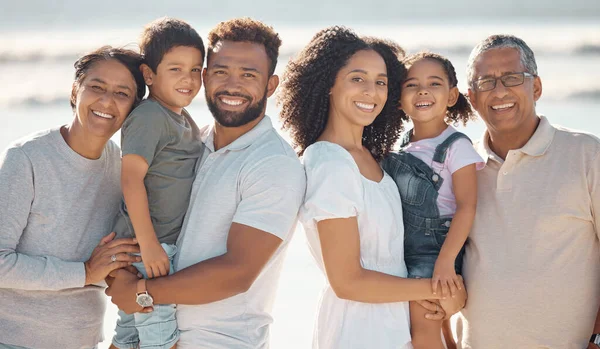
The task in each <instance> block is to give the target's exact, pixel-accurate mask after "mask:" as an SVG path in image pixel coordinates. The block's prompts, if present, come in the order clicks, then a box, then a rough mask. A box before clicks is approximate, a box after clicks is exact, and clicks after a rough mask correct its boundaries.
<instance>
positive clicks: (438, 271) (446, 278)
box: [431, 258, 462, 299]
mask: <svg viewBox="0 0 600 349" xmlns="http://www.w3.org/2000/svg"><path fill="white" fill-rule="evenodd" d="M438 284H439V286H440V288H441V289H442V299H445V298H446V297H448V291H450V294H451V295H452V297H455V296H456V293H457V290H460V289H461V287H462V286H461V284H462V283H461V282H460V280H459V277H458V275H456V271H455V270H454V260H453V259H442V258H438V260H437V261H436V262H435V268H434V269H433V278H432V279H431V287H432V289H433V293H434V294H435V293H436V292H437V290H438Z"/></svg>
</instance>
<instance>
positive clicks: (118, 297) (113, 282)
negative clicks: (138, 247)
mask: <svg viewBox="0 0 600 349" xmlns="http://www.w3.org/2000/svg"><path fill="white" fill-rule="evenodd" d="M111 275H114V277H109V278H108V279H107V282H106V283H107V284H108V285H109V286H108V288H107V289H106V291H105V293H106V295H107V296H109V297H111V301H112V302H113V304H114V305H116V306H117V307H118V308H119V309H121V310H123V311H124V312H125V313H126V314H133V313H149V312H151V311H152V310H153V309H152V308H151V307H148V308H142V307H141V306H140V305H139V304H137V302H136V301H135V299H136V293H137V282H138V280H139V278H138V277H137V275H135V274H132V273H130V272H129V271H127V270H123V269H120V270H116V271H114V272H113V273H112V274H111Z"/></svg>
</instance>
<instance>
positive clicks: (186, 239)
mask: <svg viewBox="0 0 600 349" xmlns="http://www.w3.org/2000/svg"><path fill="white" fill-rule="evenodd" d="M201 139H202V141H203V142H204V143H205V145H206V147H205V150H204V154H203V156H202V160H201V161H200V163H199V164H198V168H197V174H196V180H195V181H194V185H193V187H192V194H191V198H190V205H189V208H188V211H187V214H186V217H185V221H184V224H183V228H182V232H181V234H180V236H179V240H178V241H177V246H178V248H179V250H178V254H177V256H176V261H175V268H176V270H181V269H183V268H186V267H188V266H190V265H193V264H196V263H198V262H202V261H204V260H207V259H210V258H213V257H216V256H220V255H222V254H224V253H225V252H226V251H227V246H226V244H227V237H228V234H229V228H230V226H231V223H232V222H236V223H240V224H244V225H248V226H251V227H253V228H256V229H260V230H263V231H265V232H267V233H269V234H273V235H275V236H277V237H278V238H280V239H281V240H283V243H282V245H281V246H280V247H279V249H278V250H277V251H276V252H275V254H274V255H273V257H271V260H270V261H269V262H268V263H267V265H266V266H265V267H264V269H263V270H262V272H261V273H260V275H259V276H258V278H257V279H256V280H255V282H254V284H252V286H251V287H250V289H249V290H248V291H247V292H245V293H242V294H239V295H237V296H234V297H230V298H227V299H224V300H221V301H218V302H214V303H209V304H203V305H178V306H177V323H178V325H179V329H180V330H181V340H180V341H179V343H178V345H177V346H178V348H180V349H185V348H211V349H217V348H219V349H220V348H223V349H230V348H268V347H269V325H270V324H271V323H272V322H273V319H272V317H271V315H270V312H271V309H272V304H273V299H274V297H275V291H276V288H277V282H278V279H279V274H280V271H281V267H282V264H283V258H284V252H285V250H286V248H287V245H288V242H289V241H290V240H291V238H292V233H293V232H294V230H295V227H296V222H297V217H296V216H297V213H298V210H299V208H300V205H301V204H302V201H303V199H304V192H305V189H306V175H305V173H304V168H303V167H302V165H301V163H300V161H299V160H298V157H297V156H296V154H295V152H294V151H293V149H292V148H291V146H290V145H289V144H288V143H287V142H286V141H285V140H284V139H283V138H282V137H281V136H279V134H277V132H276V131H275V129H274V128H273V126H272V124H271V120H270V119H269V117H268V116H265V117H264V118H263V119H262V120H261V121H260V122H259V123H258V124H257V125H256V126H255V127H254V128H253V129H252V130H250V131H249V132H247V133H246V134H244V135H243V136H241V137H240V138H238V139H237V140H235V141H234V142H233V143H231V144H229V145H227V146H226V147H224V148H221V149H219V150H218V151H214V143H213V140H214V128H213V126H212V125H210V126H206V127H204V128H202V129H201ZM202 288H203V285H198V292H202Z"/></svg>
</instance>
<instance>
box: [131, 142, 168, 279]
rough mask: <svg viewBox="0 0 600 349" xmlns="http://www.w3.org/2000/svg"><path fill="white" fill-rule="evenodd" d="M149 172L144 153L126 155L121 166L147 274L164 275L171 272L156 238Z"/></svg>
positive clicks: (150, 275) (134, 227)
mask: <svg viewBox="0 0 600 349" xmlns="http://www.w3.org/2000/svg"><path fill="white" fill-rule="evenodd" d="M147 173H148V163H147V162H146V159H144V158H143V157H142V156H139V155H136V154H128V155H125V156H123V160H122V167H121V187H122V188H123V189H122V190H123V198H124V199H125V205H127V212H128V213H129V218H130V219H131V223H132V225H133V230H134V231H135V236H136V238H137V241H138V243H139V245H140V250H141V253H142V261H143V262H144V266H145V268H146V271H147V273H148V277H150V278H152V277H156V276H164V275H167V274H168V273H169V257H168V256H167V254H166V253H165V252H164V251H163V249H162V247H161V246H160V242H159V241H158V239H157V238H156V233H155V231H154V226H153V225H152V220H151V218H150V209H149V208H148V192H147V191H146V186H145V185H144V178H145V177H146V174H147Z"/></svg>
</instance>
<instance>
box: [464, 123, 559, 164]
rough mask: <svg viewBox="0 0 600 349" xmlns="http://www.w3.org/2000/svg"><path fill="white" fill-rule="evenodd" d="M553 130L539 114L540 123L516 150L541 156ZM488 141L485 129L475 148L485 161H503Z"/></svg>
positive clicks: (488, 136) (549, 142) (548, 145)
mask: <svg viewBox="0 0 600 349" xmlns="http://www.w3.org/2000/svg"><path fill="white" fill-rule="evenodd" d="M555 132H556V129H555V128H554V127H553V126H552V125H551V124H550V122H549V121H548V119H547V118H546V117H545V116H543V115H542V116H540V123H539V124H538V127H537V129H536V130H535V132H534V133H533V135H532V136H531V138H529V141H527V143H525V145H524V146H523V147H522V148H521V149H516V150H518V151H520V152H522V153H525V154H527V155H530V156H542V155H544V154H545V153H546V151H547V150H548V148H549V147H550V144H551V143H552V140H553V139H554V133H555ZM489 141H490V135H489V133H488V132H487V130H486V131H485V132H484V133H483V135H482V136H481V138H480V139H479V142H477V144H476V146H475V149H476V150H477V152H478V153H479V155H480V156H481V157H482V158H483V159H485V160H486V162H487V160H489V159H493V160H496V161H498V162H503V160H502V159H501V158H500V157H499V156H498V155H496V153H494V152H493V151H492V150H491V149H490V146H489Z"/></svg>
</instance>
